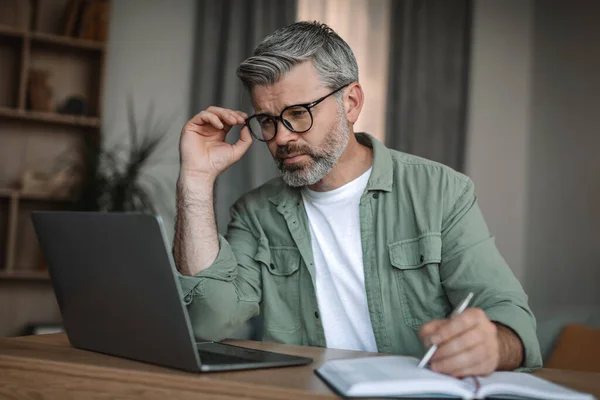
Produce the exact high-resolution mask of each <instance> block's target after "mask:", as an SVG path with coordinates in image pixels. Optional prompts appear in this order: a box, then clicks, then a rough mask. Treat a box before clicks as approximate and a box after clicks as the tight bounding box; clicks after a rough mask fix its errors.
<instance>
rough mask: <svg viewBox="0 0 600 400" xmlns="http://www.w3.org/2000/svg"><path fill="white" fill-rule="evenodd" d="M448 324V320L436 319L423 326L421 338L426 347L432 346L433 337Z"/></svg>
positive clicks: (420, 331) (420, 332)
mask: <svg viewBox="0 0 600 400" xmlns="http://www.w3.org/2000/svg"><path fill="white" fill-rule="evenodd" d="M447 323H448V320H446V319H436V320H433V321H429V322H427V323H426V324H423V326H421V329H419V338H420V339H421V341H422V342H423V343H425V346H427V347H429V346H431V336H432V335H433V334H435V333H436V332H437V331H438V329H439V328H440V327H441V326H442V325H444V324H447Z"/></svg>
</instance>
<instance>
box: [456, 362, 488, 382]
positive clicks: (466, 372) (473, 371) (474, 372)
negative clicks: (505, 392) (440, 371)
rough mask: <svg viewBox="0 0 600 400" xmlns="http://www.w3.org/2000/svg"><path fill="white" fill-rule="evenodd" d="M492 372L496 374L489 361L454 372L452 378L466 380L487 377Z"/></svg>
mask: <svg viewBox="0 0 600 400" xmlns="http://www.w3.org/2000/svg"><path fill="white" fill-rule="evenodd" d="M492 372H494V368H493V367H492V366H491V365H490V363H489V362H488V361H487V360H485V361H482V362H480V363H479V364H476V365H472V366H470V367H467V368H463V369H460V370H456V371H453V372H452V376H454V377H455V378H465V377H467V376H487V375H489V374H491V373H492Z"/></svg>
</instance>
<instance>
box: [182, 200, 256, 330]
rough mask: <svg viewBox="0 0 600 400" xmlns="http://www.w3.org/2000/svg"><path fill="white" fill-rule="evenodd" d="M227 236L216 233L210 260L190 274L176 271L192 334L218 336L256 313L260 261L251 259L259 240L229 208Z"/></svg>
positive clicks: (233, 328) (236, 327)
mask: <svg viewBox="0 0 600 400" xmlns="http://www.w3.org/2000/svg"><path fill="white" fill-rule="evenodd" d="M231 214H232V220H231V223H230V224H229V227H228V231H227V238H225V237H223V236H221V235H219V253H218V255H217V258H216V259H215V261H214V262H213V264H212V265H211V266H210V267H208V268H207V269H205V270H203V271H201V272H200V273H198V274H196V275H194V276H184V275H181V274H179V283H180V286H181V290H182V296H183V301H184V302H185V304H186V305H187V308H188V313H189V316H190V321H191V323H192V328H193V330H194V335H195V336H196V338H199V339H200V338H201V339H206V340H222V339H224V338H226V337H229V336H230V335H231V334H232V333H234V332H235V331H236V330H237V329H238V328H239V327H240V326H242V324H244V323H245V322H246V321H247V320H249V319H250V318H252V317H254V316H256V315H258V313H259V310H260V308H259V303H260V300H261V280H260V264H259V263H258V262H257V261H256V260H255V258H256V257H255V256H256V253H257V252H258V250H259V244H261V240H257V239H256V238H255V237H254V236H253V235H252V233H251V232H250V231H249V229H248V228H247V226H246V225H245V223H244V222H243V218H242V216H241V215H240V212H239V211H238V209H237V208H236V207H234V208H233V209H232V213H231Z"/></svg>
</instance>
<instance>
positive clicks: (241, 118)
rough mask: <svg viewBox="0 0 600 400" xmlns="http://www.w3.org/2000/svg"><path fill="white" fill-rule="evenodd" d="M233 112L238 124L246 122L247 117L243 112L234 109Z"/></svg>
mask: <svg viewBox="0 0 600 400" xmlns="http://www.w3.org/2000/svg"><path fill="white" fill-rule="evenodd" d="M233 114H234V115H235V117H236V119H237V123H238V124H244V123H245V122H246V119H247V118H248V117H246V116H244V114H243V113H242V112H241V111H234V112H233Z"/></svg>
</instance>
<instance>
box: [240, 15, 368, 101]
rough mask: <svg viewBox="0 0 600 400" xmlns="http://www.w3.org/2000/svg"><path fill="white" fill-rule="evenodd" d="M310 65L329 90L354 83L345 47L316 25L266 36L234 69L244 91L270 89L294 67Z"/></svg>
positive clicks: (295, 26) (300, 24) (330, 31)
mask: <svg viewBox="0 0 600 400" xmlns="http://www.w3.org/2000/svg"><path fill="white" fill-rule="evenodd" d="M309 60H310V61H311V62H312V63H313V66H314V67H315V69H316V70H317V72H318V73H319V77H320V80H321V83H322V84H323V85H325V86H327V87H330V88H332V89H337V88H338V87H340V86H342V85H346V84H348V83H351V82H357V81H358V65H357V64H356V58H354V53H353V52H352V49H351V48H350V46H348V43H346V42H345V41H344V39H342V38H341V37H339V35H338V34H337V33H335V32H334V31H333V29H331V28H330V27H328V26H327V25H325V24H322V23H320V22H317V21H314V22H306V21H302V22H296V23H294V24H291V25H288V26H286V27H284V28H281V29H278V30H276V31H275V32H273V33H272V34H271V35H269V36H267V37H266V38H265V39H264V40H263V41H262V42H261V43H260V44H259V45H258V46H257V47H256V49H255V50H254V54H253V55H252V57H249V58H247V59H246V60H245V61H244V62H242V63H241V64H240V66H239V67H238V69H237V76H238V77H239V78H240V79H241V80H242V83H243V84H244V86H246V88H247V89H248V91H249V92H250V91H252V88H254V87H255V86H262V85H272V84H274V83H276V82H277V81H278V80H279V79H280V78H281V77H282V76H283V75H284V74H285V73H287V72H288V71H290V70H291V69H292V68H293V67H295V66H296V65H298V64H300V63H303V62H305V61H309Z"/></svg>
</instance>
